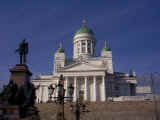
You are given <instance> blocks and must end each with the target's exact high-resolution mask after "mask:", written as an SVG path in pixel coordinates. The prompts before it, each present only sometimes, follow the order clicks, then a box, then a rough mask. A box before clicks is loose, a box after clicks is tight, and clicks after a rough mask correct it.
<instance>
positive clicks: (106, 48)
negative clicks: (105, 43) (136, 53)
mask: <svg viewBox="0 0 160 120" xmlns="http://www.w3.org/2000/svg"><path fill="white" fill-rule="evenodd" d="M102 51H111V48H108V47H104V48H102Z"/></svg>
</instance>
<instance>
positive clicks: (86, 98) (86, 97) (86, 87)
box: [84, 77, 88, 101]
mask: <svg viewBox="0 0 160 120" xmlns="http://www.w3.org/2000/svg"><path fill="white" fill-rule="evenodd" d="M84 80H85V98H84V99H85V101H87V100H88V84H87V77H84Z"/></svg>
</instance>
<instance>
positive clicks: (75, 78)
mask: <svg viewBox="0 0 160 120" xmlns="http://www.w3.org/2000/svg"><path fill="white" fill-rule="evenodd" d="M76 99H77V77H76V76H75V77H74V98H73V100H74V101H76Z"/></svg>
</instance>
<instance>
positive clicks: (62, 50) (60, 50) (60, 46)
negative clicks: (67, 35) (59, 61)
mask: <svg viewBox="0 0 160 120" xmlns="http://www.w3.org/2000/svg"><path fill="white" fill-rule="evenodd" d="M56 53H64V49H63V48H62V45H61V43H60V45H59V48H58V49H57V50H56Z"/></svg>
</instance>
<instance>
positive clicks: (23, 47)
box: [16, 39, 28, 64]
mask: <svg viewBox="0 0 160 120" xmlns="http://www.w3.org/2000/svg"><path fill="white" fill-rule="evenodd" d="M16 52H18V53H19V56H20V64H26V62H27V61H26V55H27V54H28V42H26V40H25V39H24V40H23V41H22V42H21V43H20V44H19V47H18V49H16Z"/></svg>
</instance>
